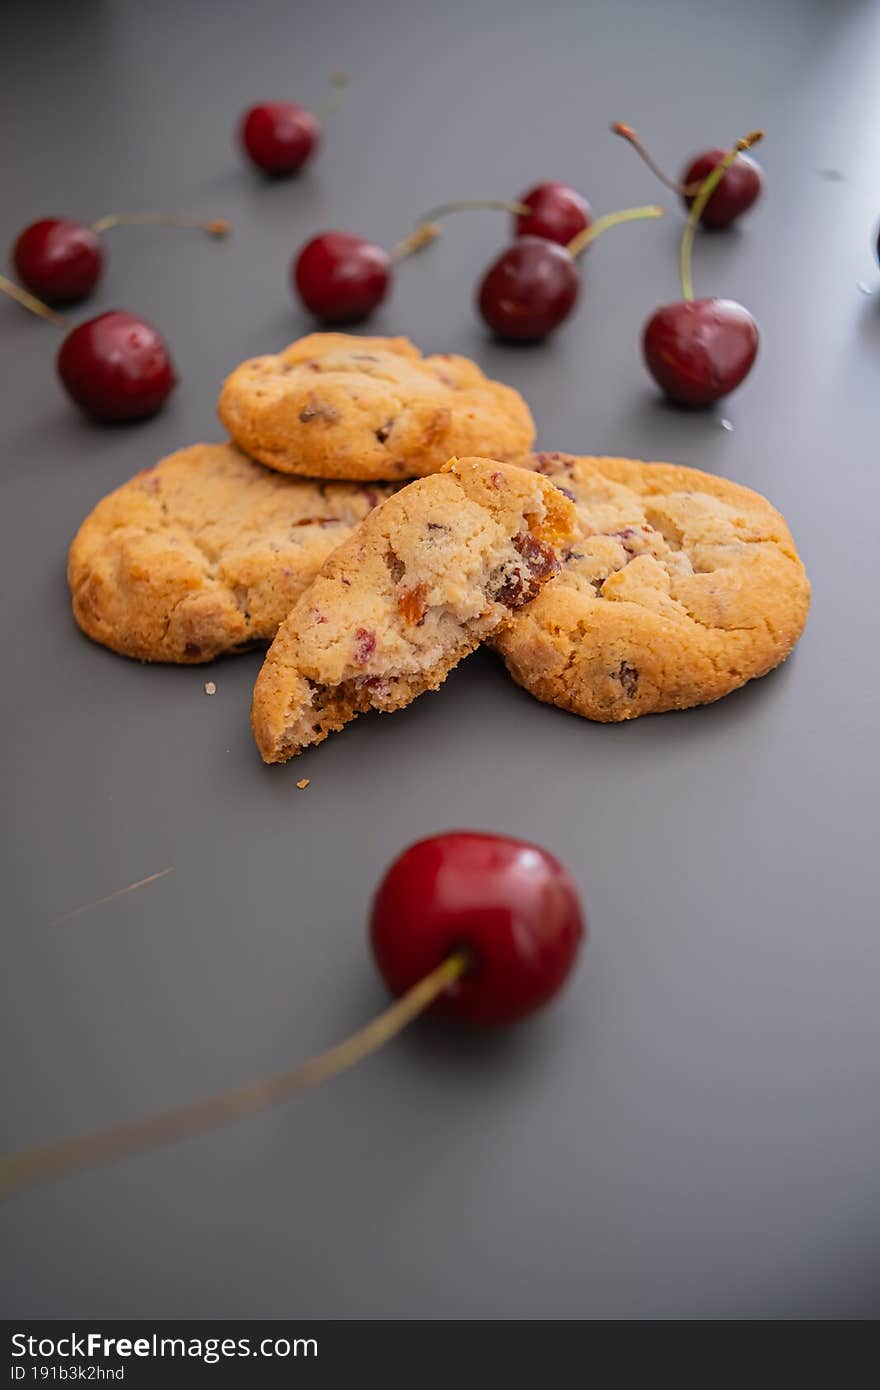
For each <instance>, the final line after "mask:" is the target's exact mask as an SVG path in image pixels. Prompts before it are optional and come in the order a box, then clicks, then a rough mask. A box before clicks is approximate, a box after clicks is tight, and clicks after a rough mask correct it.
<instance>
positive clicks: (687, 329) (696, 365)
mask: <svg viewBox="0 0 880 1390" xmlns="http://www.w3.org/2000/svg"><path fill="white" fill-rule="evenodd" d="M642 347H643V350H644V354H645V362H646V363H647V366H648V370H649V371H650V373H651V375H652V376H653V378H654V380H655V381H656V382H657V385H658V386H660V387H661V389H662V390H663V391H665V392H666V394H667V396H669V398H670V399H671V400H673V401H677V402H678V404H680V405H712V404H713V402H715V401H720V400H721V399H722V397H723V396H729V395H730V393H731V391H735V390H736V388H737V386H739V385H740V383H741V382H742V381H744V380H745V378H746V377H747V376H748V374H749V372H750V371H751V369H752V366H753V364H754V361H755V358H756V357H757V355H758V325H757V324H756V323H755V320H754V319H753V318H752V316H751V314H750V313H749V312H748V311H747V310H746V309H744V308H743V306H742V305H741V304H737V303H735V302H734V301H733V300H732V299H690V300H681V301H680V302H679V303H677V304H664V305H662V307H661V308H659V309H657V310H655V312H654V313H653V314H652V315H651V317H650V319H649V320H648V322H647V323H646V324H645V328H644V336H643V340H642Z"/></svg>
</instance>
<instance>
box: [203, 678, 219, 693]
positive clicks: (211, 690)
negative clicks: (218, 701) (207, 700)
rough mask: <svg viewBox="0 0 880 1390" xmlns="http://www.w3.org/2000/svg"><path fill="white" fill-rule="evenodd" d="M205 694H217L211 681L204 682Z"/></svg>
mask: <svg viewBox="0 0 880 1390" xmlns="http://www.w3.org/2000/svg"><path fill="white" fill-rule="evenodd" d="M205 694H206V695H216V694H217V687H216V685H215V684H214V682H213V681H205Z"/></svg>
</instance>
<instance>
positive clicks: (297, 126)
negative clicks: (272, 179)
mask: <svg viewBox="0 0 880 1390" xmlns="http://www.w3.org/2000/svg"><path fill="white" fill-rule="evenodd" d="M239 134H240V137H241V143H242V145H243V146H244V149H245V152H246V153H247V154H248V156H249V157H250V159H251V160H252V161H253V162H254V164H256V166H257V168H258V169H262V170H263V173H264V174H295V173H296V171H297V169H301V168H302V166H303V165H304V164H305V163H306V161H307V160H308V159H311V157H312V155H313V154H314V153H315V150H316V149H317V148H318V145H319V143H320V139H321V126H320V123H319V121H318V118H317V116H314V115H312V112H311V111H307V110H306V108H305V107H304V106H297V105H296V104H295V103H294V102H292V101H264V102H261V103H260V105H259V106H252V107H251V108H250V110H249V111H246V112H245V113H244V116H243V117H242V120H241V128H240V132H239Z"/></svg>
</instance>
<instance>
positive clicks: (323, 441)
mask: <svg viewBox="0 0 880 1390" xmlns="http://www.w3.org/2000/svg"><path fill="white" fill-rule="evenodd" d="M218 410H219V414H220V419H221V420H222V421H223V424H224V425H225V426H226V428H227V429H228V430H229V433H230V434H231V435H232V438H233V439H234V440H235V442H236V443H237V444H238V445H240V446H241V448H242V449H244V450H245V451H246V452H247V453H249V454H250V455H251V456H252V457H253V458H256V459H260V461H261V462H262V463H265V464H267V465H268V466H269V467H270V468H276V469H278V471H279V472H281V473H300V474H303V475H305V476H307V477H311V478H350V479H357V480H358V481H361V482H366V481H374V480H376V479H381V478H384V479H386V480H388V481H391V482H399V481H400V480H401V479H402V478H421V477H425V476H426V475H427V474H429V473H438V472H439V471H440V469H441V468H442V467H443V465H444V464H445V462H446V460H447V459H448V458H449V457H450V455H452V454H462V455H464V454H487V455H489V456H491V457H492V458H496V459H501V460H504V459H511V458H515V457H518V456H519V455H522V454H524V453H525V452H526V451H527V450H528V449H530V448H531V446H532V442H533V440H534V437H535V427H534V422H533V421H532V417H531V414H530V413H529V408H528V406H527V405H526V403H525V401H524V400H523V398H522V396H520V395H519V393H518V392H517V391H514V390H513V388H512V387H510V386H502V385H501V383H500V382H497V381H490V380H489V378H488V377H485V376H484V375H483V373H482V372H481V371H480V368H479V367H478V366H477V365H476V363H475V362H471V361H470V360H469V359H468V358H467V357H448V356H435V357H423V356H422V354H421V353H420V352H419V350H418V348H416V347H414V346H413V344H412V343H411V342H409V340H408V339H407V338H358V337H353V336H351V335H350V334H347V333H313V334H311V335H310V336H309V337H307V338H300V340H299V341H298V342H296V343H292V344H291V346H290V347H288V348H285V350H284V351H283V352H282V353H279V354H278V355H277V356H272V357H254V358H252V359H251V360H250V361H249V362H243V363H242V364H241V366H240V367H236V369H235V371H234V372H233V373H232V375H231V376H229V377H227V379H226V382H225V384H224V386H223V390H222V392H221V393H220V402H219V406H218Z"/></svg>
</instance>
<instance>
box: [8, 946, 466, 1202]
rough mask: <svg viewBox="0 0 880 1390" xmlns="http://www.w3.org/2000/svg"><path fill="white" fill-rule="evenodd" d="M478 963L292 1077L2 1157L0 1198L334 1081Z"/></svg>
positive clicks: (458, 959)
mask: <svg viewBox="0 0 880 1390" xmlns="http://www.w3.org/2000/svg"><path fill="white" fill-rule="evenodd" d="M470 965H471V959H470V956H469V955H468V954H467V952H466V951H455V952H453V954H452V955H450V956H448V957H447V958H446V960H444V961H443V963H442V964H441V965H438V966H437V969H436V970H432V971H431V973H430V974H429V975H426V976H425V977H424V979H422V980H419V982H418V984H415V985H413V987H412V989H410V990H408V991H407V993H406V994H404V995H402V996H401V998H400V999H398V1000H397V1001H396V1002H395V1003H394V1004H392V1005H391V1007H390V1008H389V1009H386V1010H385V1012H384V1013H382V1014H380V1015H379V1017H378V1018H374V1019H373V1020H372V1022H370V1023H368V1024H367V1025H366V1027H365V1028H361V1029H360V1030H359V1032H357V1033H353V1034H352V1035H351V1037H349V1038H346V1039H345V1041H344V1042H341V1043H338V1044H337V1045H336V1047H331V1048H329V1050H328V1051H326V1052H320V1053H319V1054H318V1055H317V1056H316V1057H312V1058H310V1059H309V1060H308V1061H307V1062H302V1063H301V1064H300V1065H299V1066H297V1067H293V1068H291V1069H290V1070H288V1071H282V1072H276V1073H275V1075H274V1076H269V1077H264V1078H263V1079H262V1080H261V1081H254V1082H252V1083H251V1084H250V1085H247V1086H240V1087H238V1088H237V1089H235V1090H231V1091H223V1092H221V1094H220V1095H217V1096H212V1097H211V1098H210V1099H209V1100H202V1101H198V1102H196V1104H195V1105H183V1106H179V1107H177V1108H176V1109H174V1110H165V1111H162V1112H161V1113H160V1114H158V1115H150V1116H148V1117H147V1118H146V1119H143V1120H133V1121H131V1122H130V1123H128V1124H121V1125H114V1126H113V1127H112V1128H110V1129H102V1130H97V1131H95V1132H94V1133H92V1134H83V1135H80V1136H78V1137H77V1138H75V1139H65V1140H62V1141H61V1142H60V1143H56V1144H47V1145H46V1146H45V1147H44V1148H39V1149H30V1150H26V1151H25V1152H23V1153H19V1154H13V1155H12V1156H11V1157H9V1158H6V1159H2V1160H0V1195H2V1194H4V1193H7V1192H10V1191H12V1190H13V1189H15V1188H19V1187H26V1186H29V1185H31V1184H33V1183H36V1182H41V1181H43V1180H45V1179H47V1178H53V1177H58V1176H59V1175H60V1174H62V1173H68V1172H71V1171H73V1170H74V1169H77V1168H86V1167H91V1166H93V1165H95V1164H98V1163H106V1162H108V1161H109V1160H111V1159H114V1158H124V1157H125V1156H126V1155H128V1154H133V1153H139V1152H141V1151H143V1150H144V1149H151V1148H154V1147H155V1146H156V1145H159V1144H170V1143H173V1142H174V1141H176V1140H178V1139H185V1138H187V1137H189V1136H190V1135H193V1134H201V1133H203V1131H205V1130H208V1129H214V1128H216V1126H218V1125H222V1124H226V1123H228V1122H229V1121H230V1120H238V1119H241V1118H242V1116H244V1115H252V1114H254V1113H255V1111H258V1110H265V1109H266V1108H267V1107H268V1106H271V1105H278V1104H279V1103H280V1102H281V1101H284V1100H287V1099H289V1097H290V1096H292V1095H294V1094H295V1093H296V1092H297V1091H302V1090H304V1089H305V1088H306V1087H307V1086H317V1085H318V1084H319V1083H320V1082H322V1081H329V1080H330V1078H331V1077H334V1076H338V1075H339V1073H340V1072H343V1071H346V1070H347V1069H348V1068H349V1067H353V1066H354V1065H355V1063H357V1062H360V1061H362V1060H363V1059H364V1058H365V1057H368V1056H369V1055H370V1053H372V1052H375V1051H376V1049H377V1048H380V1047H383V1046H384V1045H385V1043H387V1042H390V1041H391V1039H392V1038H394V1037H396V1035H397V1034H398V1033H399V1032H400V1031H401V1030H402V1029H403V1028H405V1027H406V1026H407V1024H408V1023H412V1021H413V1020H414V1019H416V1018H418V1016H419V1014H421V1013H424V1011H425V1009H427V1008H428V1007H429V1005H431V1004H433V1002H434V1000H435V999H436V998H437V997H438V996H439V995H441V994H442V993H443V991H444V990H445V989H447V988H448V987H449V986H450V985H451V984H453V983H454V982H455V981H456V980H458V979H460V978H461V976H462V975H463V974H464V973H465V972H466V971H467V970H468V969H469V968H470Z"/></svg>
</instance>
